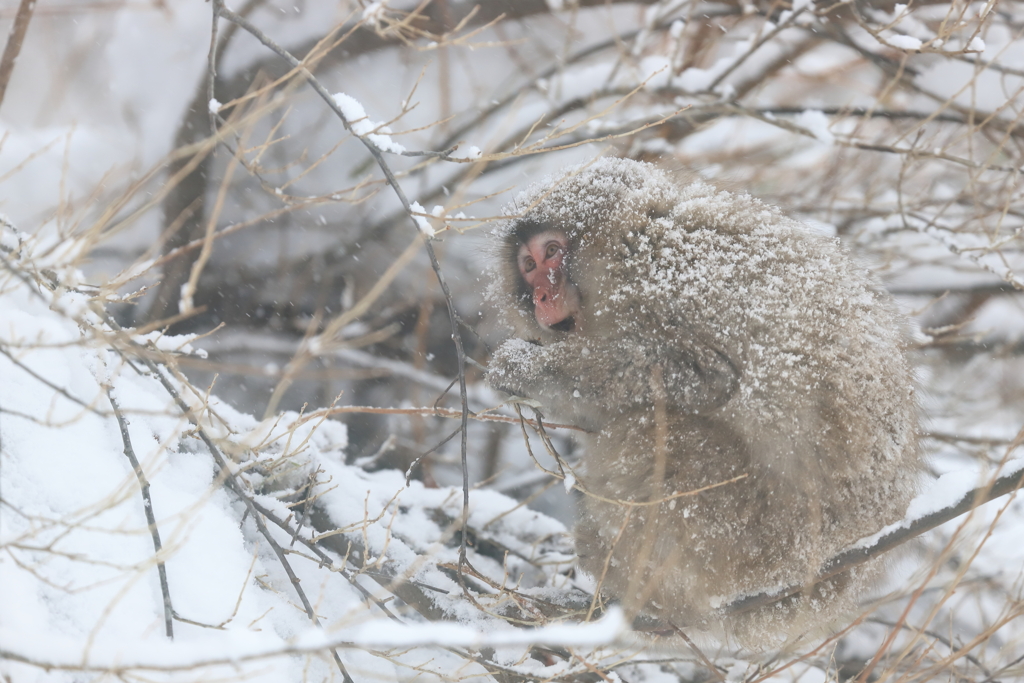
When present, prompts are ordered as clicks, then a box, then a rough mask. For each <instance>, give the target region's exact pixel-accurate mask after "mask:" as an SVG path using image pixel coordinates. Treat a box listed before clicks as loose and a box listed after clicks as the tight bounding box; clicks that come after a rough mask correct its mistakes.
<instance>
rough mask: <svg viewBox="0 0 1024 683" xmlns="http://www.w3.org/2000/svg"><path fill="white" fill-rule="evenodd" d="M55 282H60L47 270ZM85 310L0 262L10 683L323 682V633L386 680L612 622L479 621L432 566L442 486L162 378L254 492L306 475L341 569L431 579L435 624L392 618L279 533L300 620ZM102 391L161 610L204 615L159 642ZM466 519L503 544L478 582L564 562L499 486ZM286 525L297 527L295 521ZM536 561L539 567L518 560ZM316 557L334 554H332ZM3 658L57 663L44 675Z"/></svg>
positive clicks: (315, 420) (548, 528)
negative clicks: (148, 676) (311, 617)
mask: <svg viewBox="0 0 1024 683" xmlns="http://www.w3.org/2000/svg"><path fill="white" fill-rule="evenodd" d="M8 232H9V231H8ZM9 238H10V234H5V235H4V239H5V242H4V244H8V243H11V244H13V243H15V242H17V240H14V239H9ZM34 239H35V238H29V242H30V243H29V244H25V245H24V248H22V249H21V250H20V251H14V250H7V249H5V253H4V258H5V261H6V263H9V264H11V267H12V268H26V270H25V271H23V272H33V271H31V270H28V269H27V265H26V261H25V259H26V258H27V256H28V255H29V254H31V253H32V249H31V246H32V244H31V241H32V240H34ZM66 251H67V253H72V254H73V253H75V250H74V249H68V250H66ZM56 273H57V277H58V278H59V279H63V277H66V279H69V280H73V279H74V278H73V277H72V276H71V275H66V274H64V273H63V271H61V270H60V269H59V268H58V269H56ZM62 276H63V277H62ZM91 305H92V302H91V301H90V300H89V297H88V296H86V295H84V294H82V293H80V292H77V291H74V290H69V289H62V288H58V289H57V290H56V292H51V291H50V290H49V289H47V288H45V287H39V286H37V285H36V284H35V283H30V282H26V281H25V280H23V279H21V278H19V277H16V276H15V275H13V274H12V272H11V271H10V270H9V269H6V268H5V269H0V349H3V351H4V352H5V354H8V353H9V354H10V356H8V355H0V377H2V381H0V407H2V409H3V412H0V444H2V451H0V457H2V467H0V473H2V477H3V480H2V481H3V487H2V490H3V510H2V524H0V547H2V548H4V549H5V552H4V553H3V554H2V555H0V587H2V593H3V608H2V609H0V651H2V652H3V653H4V657H3V659H4V661H3V663H0V672H2V675H3V676H4V677H5V679H6V680H16V681H21V680H29V679H31V680H47V681H49V680H53V681H71V680H78V678H77V676H78V674H76V673H75V672H73V671H63V670H61V668H62V667H64V668H72V669H73V668H77V667H79V666H83V667H84V668H85V669H87V670H98V669H110V668H114V669H118V668H120V669H122V670H123V669H125V668H139V669H147V668H149V669H162V670H165V673H164V674H162V675H163V676H164V678H163V679H162V680H178V679H179V678H180V679H181V680H194V679H195V677H196V675H197V674H196V669H195V667H200V666H202V667H206V668H204V669H203V671H205V672H206V674H207V675H210V676H215V675H227V676H232V677H234V676H238V677H245V678H247V679H250V680H257V681H262V680H266V681H299V680H305V679H306V678H307V677H308V676H310V675H313V674H315V677H317V678H326V677H327V676H330V675H332V672H333V674H334V675H337V670H336V669H335V668H334V664H333V662H332V661H330V659H329V658H323V657H320V656H311V657H302V656H298V655H299V654H301V653H304V652H322V651H323V648H324V647H326V646H327V645H329V644H336V645H339V646H340V647H342V649H341V650H340V653H341V657H342V659H343V661H344V662H345V663H346V665H347V666H348V667H350V669H351V670H352V671H354V672H355V671H360V670H372V671H375V672H377V673H378V674H379V673H380V672H381V671H382V669H381V667H384V669H383V670H385V671H391V672H393V671H394V667H395V666H397V665H396V664H395V662H408V664H409V665H410V666H423V667H425V669H424V670H425V671H428V672H429V671H434V672H437V674H438V675H442V674H443V673H445V672H447V671H450V670H452V669H453V668H454V667H455V666H464V665H465V661H464V660H462V659H460V658H459V657H457V656H456V655H454V654H452V653H450V652H448V651H446V650H444V649H432V648H427V650H426V651H424V650H422V649H420V650H417V649H416V648H417V647H426V646H428V645H431V644H438V643H443V644H445V645H447V646H455V645H458V644H462V645H465V646H474V647H482V646H484V645H486V644H488V643H493V644H502V645H505V646H512V645H517V644H519V645H525V644H529V643H534V642H548V643H552V644H556V643H564V644H571V645H574V646H582V645H597V644H600V643H604V642H608V641H610V640H613V639H615V638H616V637H617V635H618V633H619V632H620V631H621V629H622V619H621V616H619V617H616V616H615V615H614V614H613V615H610V616H609V618H608V619H606V620H604V621H602V622H599V623H594V624H590V625H587V626H575V625H566V626H552V627H551V628H550V629H547V630H543V629H542V630H534V631H523V630H516V629H512V628H511V627H509V626H508V625H507V624H505V623H504V622H503V621H501V620H499V619H497V618H493V617H490V616H488V615H487V614H486V613H485V612H482V611H481V610H480V609H479V608H477V607H476V606H473V605H471V604H470V603H469V602H468V601H466V600H465V599H464V598H463V597H462V593H461V590H460V589H459V587H458V585H457V584H456V583H455V582H454V581H453V580H452V579H451V578H450V577H449V575H448V574H447V573H445V572H444V571H441V570H440V569H439V568H438V566H437V564H438V563H444V562H447V563H451V562H457V557H458V548H457V547H452V544H451V543H450V542H448V540H449V539H450V537H451V533H450V531H449V530H448V528H447V527H448V526H449V525H450V524H451V523H452V521H453V520H457V519H459V517H460V515H461V509H462V508H461V501H462V493H461V491H460V490H457V489H451V488H433V489H428V488H425V487H424V486H423V485H422V484H421V483H419V482H412V483H411V484H406V481H405V477H404V475H403V474H402V473H399V472H396V471H390V470H384V471H379V472H372V473H371V472H366V471H364V470H362V469H360V468H358V467H353V466H349V465H346V464H345V457H344V450H345V447H346V445H347V435H346V429H345V425H344V424H342V423H341V422H337V421H334V420H329V419H324V417H323V416H317V415H315V414H313V415H306V416H302V415H298V414H296V413H284V414H281V415H278V416H276V417H273V418H271V419H268V420H263V421H261V420H258V419H256V418H254V417H252V416H249V415H245V414H242V413H239V412H237V411H236V410H234V409H232V408H231V407H230V406H228V405H226V404H224V403H222V402H221V401H219V400H218V399H217V398H216V397H209V398H208V399H207V398H206V397H205V396H204V394H205V392H204V391H197V390H195V389H194V388H192V387H191V386H188V385H184V384H181V383H180V382H178V381H177V380H173V379H172V380H171V381H172V382H173V383H174V384H175V385H176V386H177V390H178V391H179V392H180V393H181V395H182V396H183V397H184V399H185V400H186V401H187V402H188V404H189V405H190V406H191V407H192V409H193V410H196V411H197V412H198V413H199V414H200V415H201V417H200V421H201V425H202V427H203V429H204V430H205V432H206V433H207V434H209V436H210V438H211V439H212V440H213V441H214V442H215V443H216V444H217V447H218V448H219V449H220V450H221V451H222V452H223V453H224V455H225V457H227V458H228V459H229V467H230V469H231V470H232V472H233V473H234V475H235V476H237V477H238V481H239V482H240V483H241V485H242V487H243V488H244V489H245V490H247V491H249V495H251V496H252V498H253V499H254V500H257V501H258V502H259V503H261V504H262V505H264V506H266V507H268V508H270V509H272V510H275V511H276V512H277V514H278V515H279V517H280V518H281V519H285V518H288V517H289V515H290V511H289V510H288V508H287V507H286V506H285V504H284V502H282V501H281V500H279V499H278V495H279V494H280V492H281V491H283V490H286V489H289V488H291V487H293V486H295V485H296V484H300V485H301V482H302V481H308V478H309V476H310V474H311V473H312V472H314V471H316V470H318V469H319V471H320V474H319V475H318V477H319V478H318V482H319V484H318V486H317V488H316V492H317V493H318V494H320V495H321V498H320V500H321V502H322V503H323V505H324V507H325V508H326V509H327V510H328V512H329V514H330V517H331V519H332V521H333V522H334V523H335V524H336V525H337V526H338V528H339V529H341V530H342V531H343V532H345V534H346V535H347V536H346V537H350V538H352V539H354V540H355V541H356V542H359V543H362V544H365V547H366V549H367V552H366V553H365V556H364V555H361V554H360V553H353V554H352V555H351V556H350V557H349V558H348V559H349V562H348V566H349V569H350V571H353V572H354V571H357V570H359V569H360V568H365V569H368V570H370V571H387V572H389V573H390V574H391V575H393V576H408V577H409V578H411V579H414V580H416V581H419V582H422V584H424V585H429V586H430V587H431V589H430V590H426V591H425V593H426V594H428V595H430V596H431V597H432V598H433V600H434V602H435V604H436V607H437V608H438V609H439V610H440V611H441V612H442V613H443V614H445V615H447V617H448V619H449V620H450V622H451V623H449V624H448V625H445V626H440V627H439V626H437V625H436V624H432V623H426V622H424V620H423V619H422V617H420V616H419V615H417V614H416V613H414V612H412V611H411V610H408V609H402V608H401V607H396V606H395V605H394V603H392V604H391V608H392V609H393V610H395V612H396V613H397V618H398V622H399V623H395V622H393V621H390V620H389V619H387V618H386V617H385V615H384V613H383V612H381V611H380V610H379V609H377V608H375V607H374V608H371V607H368V603H367V602H366V600H365V598H364V596H363V594H362V593H361V592H360V591H359V590H357V589H356V588H355V587H354V586H353V585H352V584H351V583H350V582H349V581H347V580H345V578H344V577H342V576H341V575H340V574H338V573H337V572H328V571H327V570H325V569H321V568H320V567H319V566H318V564H317V562H315V561H310V560H309V559H306V558H307V557H309V553H308V551H305V550H304V549H302V548H301V546H300V545H299V544H296V545H295V546H294V549H295V550H296V551H300V554H292V555H290V556H289V557H290V562H291V565H292V567H293V568H294V570H295V572H296V574H297V576H298V578H299V579H300V580H301V582H302V583H301V586H302V587H303V588H304V589H305V592H306V593H307V595H308V596H309V599H310V601H311V602H312V603H313V604H315V605H316V606H317V608H316V609H317V612H318V615H319V616H320V619H321V621H322V623H323V624H324V628H325V631H323V632H315V629H314V627H313V626H311V624H310V622H309V621H308V619H307V618H306V616H305V614H304V612H303V610H302V608H301V605H300V604H299V601H298V598H297V595H296V594H295V592H294V591H293V589H292V587H291V583H290V581H289V580H288V577H287V576H286V575H285V573H284V571H283V569H282V567H281V564H280V562H279V561H278V559H277V558H276V556H275V554H274V553H273V552H272V550H271V547H270V545H269V543H268V542H267V540H266V538H265V537H263V536H262V535H261V534H260V533H259V532H258V531H257V529H256V528H255V526H254V524H253V521H252V517H251V515H247V514H246V508H245V505H244V503H243V502H242V501H241V500H240V499H239V497H238V496H237V495H234V494H231V493H229V492H228V491H227V489H226V488H225V487H224V486H223V485H222V484H221V483H220V478H219V474H218V467H217V465H216V461H215V459H214V458H213V457H212V455H211V453H210V451H209V449H208V448H207V446H206V445H204V443H203V442H202V441H200V440H198V439H197V438H196V435H195V433H194V432H193V430H192V427H191V425H190V424H189V422H188V420H187V419H186V418H185V417H184V416H183V415H182V414H181V412H180V411H179V409H178V408H177V407H176V406H175V404H174V402H173V400H172V398H171V396H170V395H169V394H168V392H167V391H166V390H165V389H164V387H163V386H162V385H161V384H160V383H159V382H158V381H157V379H156V378H154V377H152V376H149V375H148V374H147V373H146V372H145V370H144V367H145V366H144V365H142V364H141V363H140V362H139V361H138V360H135V361H133V362H132V363H131V364H130V363H129V362H128V360H127V357H128V354H127V353H126V354H125V355H122V354H121V353H119V352H118V351H117V350H115V348H114V346H113V345H111V344H110V343H108V342H106V341H104V340H105V339H109V338H110V337H112V336H113V334H112V331H111V330H110V329H109V328H107V327H106V326H105V325H104V324H103V323H102V322H101V321H100V319H99V318H98V316H97V315H96V314H95V313H93V312H92V309H91ZM133 339H134V341H135V343H136V344H139V345H146V346H150V347H152V348H154V349H170V350H171V351H173V353H179V354H180V353H188V351H189V346H188V343H189V342H190V341H191V339H190V338H187V337H185V338H181V337H177V338H175V337H167V336H163V337H160V336H159V335H155V334H150V335H146V336H135V337H133ZM119 348H121V349H125V348H127V347H126V346H125V345H124V344H121V345H120V346H119ZM129 352H130V349H129ZM164 373H165V374H167V375H168V376H171V373H170V372H169V371H168V370H167V369H166V368H165V369H164ZM107 388H109V391H110V394H111V395H112V396H113V397H114V399H115V400H116V402H117V404H118V405H119V408H120V411H122V413H123V415H124V416H125V418H126V419H127V422H128V433H129V436H130V443H131V445H132V448H133V450H134V452H135V454H136V456H137V458H138V461H139V462H140V464H141V467H142V469H143V471H144V472H145V475H146V477H147V478H148V481H149V483H150V490H149V492H150V495H151V498H152V506H153V511H154V514H155V518H156V525H157V528H158V529H159V532H160V536H161V540H162V545H163V551H162V553H161V555H160V556H159V559H160V560H162V561H164V562H165V564H166V570H167V576H168V584H169V592H170V597H171V600H172V602H173V607H174V610H175V612H176V613H177V614H178V615H180V616H181V617H182V618H184V619H188V620H190V621H191V622H196V623H197V624H205V625H208V626H213V627H214V628H204V627H202V626H199V625H194V624H192V623H187V622H184V621H175V622H174V640H173V642H170V641H168V640H167V638H166V637H165V635H164V625H163V602H162V597H161V590H160V586H159V582H158V572H157V567H156V558H155V557H154V547H153V541H152V538H151V535H150V532H149V530H148V528H147V523H146V517H145V515H144V509H143V499H142V496H141V494H140V487H139V483H138V480H137V478H136V475H135V473H134V471H133V469H132V467H131V465H130V463H129V460H128V459H127V458H126V456H125V454H124V451H125V444H124V442H123V440H122V437H121V433H120V430H119V427H118V422H117V420H116V418H115V415H114V413H113V411H112V407H111V401H110V399H109V398H108V396H107ZM282 465H283V467H282ZM446 520H447V521H446ZM268 524H269V523H268ZM470 524H471V525H472V526H473V527H474V528H476V529H481V530H485V531H480V532H479V534H480V537H486V538H487V539H489V540H490V541H492V542H494V543H499V544H500V545H501V546H502V547H504V548H507V549H508V550H509V553H510V555H509V559H507V560H506V561H505V563H504V564H502V563H501V562H498V561H495V560H492V559H490V558H489V557H484V556H480V557H475V558H474V566H475V567H476V568H477V569H478V570H479V571H482V572H485V573H487V574H488V575H489V576H490V577H491V579H492V580H494V581H496V582H499V583H500V582H501V581H503V580H509V581H517V580H523V583H522V587H523V588H524V589H526V588H529V586H531V585H542V584H546V583H549V582H550V581H551V580H553V579H556V578H557V577H558V576H559V575H558V573H557V570H558V567H559V566H561V567H566V566H568V565H567V564H566V563H567V562H568V561H570V560H571V552H570V551H569V546H568V541H567V535H566V530H565V527H564V526H563V525H562V524H561V523H559V522H557V521H555V520H553V519H550V518H547V517H545V516H543V515H541V514H539V513H536V512H534V511H532V510H530V509H528V508H525V507H521V506H519V504H518V501H516V500H513V499H511V498H508V497H505V496H503V495H501V494H499V493H495V492H484V491H474V492H473V494H472V498H471V508H470ZM269 526H271V528H272V533H273V536H274V537H275V538H276V539H277V542H278V543H279V544H280V545H281V546H282V547H285V548H287V547H289V546H290V545H291V544H292V539H291V538H290V536H289V535H288V534H287V533H285V532H283V531H281V530H280V529H279V528H278V527H274V526H273V524H269ZM298 533H299V534H300V535H301V537H302V538H307V539H308V538H310V537H311V535H310V534H311V532H310V530H309V527H308V526H306V527H304V528H303V529H302V530H301V531H300V532H298ZM524 539H526V540H524ZM537 539H548V540H542V541H540V542H538V541H537ZM545 552H548V553H549V554H550V557H553V558H555V560H556V561H555V562H554V563H551V564H544V563H540V564H534V560H533V558H536V557H538V555H539V554H543V553H545ZM303 555H305V557H304V556H303ZM333 561H334V562H335V563H337V564H341V563H342V559H341V558H340V557H338V556H334V557H333ZM558 563H561V564H560V565H559V564H558ZM355 580H356V581H357V582H358V583H359V584H360V585H361V586H362V587H363V589H364V590H366V591H369V592H370V593H373V592H375V591H376V592H377V593H380V592H381V589H379V588H377V587H376V584H374V582H373V581H371V580H369V579H368V578H366V577H365V576H363V577H360V578H357V579H355ZM311 629H314V631H313V632H311ZM371 646H372V647H373V648H387V647H399V646H400V647H403V648H407V652H406V653H405V654H402V653H399V654H396V655H392V656H390V658H389V659H386V660H384V659H377V658H375V657H374V656H372V655H370V654H368V653H367V652H366V651H364V648H369V647H371ZM425 652H426V653H425ZM18 659H27V660H29V661H32V662H36V663H39V664H45V665H47V666H50V665H52V666H54V667H56V668H54V669H52V670H50V671H48V672H44V671H43V670H42V669H40V668H38V667H37V666H30V665H27V664H24V663H19V662H18V661H16V660H18ZM218 672H219V673H218ZM389 675H390V676H392V677H393V676H397V674H395V673H391V674H389Z"/></svg>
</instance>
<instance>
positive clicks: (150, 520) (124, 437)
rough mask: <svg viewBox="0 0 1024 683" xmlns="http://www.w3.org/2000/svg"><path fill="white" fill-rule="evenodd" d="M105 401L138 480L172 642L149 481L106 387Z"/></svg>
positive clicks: (169, 606) (171, 614)
mask: <svg viewBox="0 0 1024 683" xmlns="http://www.w3.org/2000/svg"><path fill="white" fill-rule="evenodd" d="M107 399H109V400H110V407H111V408H113V409H114V417H116V418H117V426H118V427H119V428H120V429H121V441H123V442H124V454H125V456H126V457H127V458H128V462H130V463H131V464H132V469H133V470H135V477H136V478H137V479H138V480H139V487H140V488H141V489H142V508H143V509H144V510H145V511H146V524H147V525H148V526H149V533H150V535H151V536H152V537H153V550H154V551H156V571H157V573H158V574H159V575H160V593H161V595H163V599H164V633H166V634H167V637H168V638H170V639H171V640H174V607H173V605H172V604H171V588H170V586H169V585H168V583H167V567H165V566H164V561H163V558H161V557H160V551H161V550H162V549H163V544H161V543H160V529H159V528H158V527H157V525H156V514H155V513H154V512H153V499H152V497H150V495H149V480H148V479H146V473H145V472H143V471H142V465H140V464H139V459H138V458H137V457H135V449H134V448H133V447H132V439H131V435H130V434H129V433H128V421H127V420H126V419H125V418H124V415H123V414H122V413H121V408H120V406H118V405H117V401H116V400H115V399H114V393H113V391H112V390H111V388H110V387H107Z"/></svg>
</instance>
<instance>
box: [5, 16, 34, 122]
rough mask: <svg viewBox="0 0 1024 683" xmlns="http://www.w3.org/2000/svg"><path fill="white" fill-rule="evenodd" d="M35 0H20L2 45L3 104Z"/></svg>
mask: <svg viewBox="0 0 1024 683" xmlns="http://www.w3.org/2000/svg"><path fill="white" fill-rule="evenodd" d="M35 6H36V2H35V0H21V4H20V5H18V13H17V14H16V15H14V26H12V27H11V32H10V33H9V34H8V36H7V44H6V45H5V46H4V55H3V57H0V104H3V101H4V95H5V94H6V93H7V84H8V83H9V82H10V80H11V74H12V73H14V65H15V63H16V62H17V61H18V54H19V53H20V52H21V46H22V44H23V43H24V42H25V33H26V32H27V31H28V22H29V21H31V19H32V10H34V9H35Z"/></svg>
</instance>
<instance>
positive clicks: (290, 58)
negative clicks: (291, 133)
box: [218, 5, 469, 567]
mask: <svg viewBox="0 0 1024 683" xmlns="http://www.w3.org/2000/svg"><path fill="white" fill-rule="evenodd" d="M218 12H219V14H220V16H222V17H224V18H225V19H227V20H228V21H231V22H233V23H235V24H237V25H238V26H240V27H242V28H243V29H244V30H246V31H248V32H249V33H250V34H251V35H252V36H253V37H254V38H256V39H257V40H259V41H260V42H261V43H263V44H264V45H265V46H266V47H268V48H270V49H271V50H273V51H274V52H276V53H277V54H278V55H280V56H281V57H282V58H283V59H284V60H285V61H287V62H288V63H289V64H291V66H292V67H293V68H294V69H297V70H298V71H299V72H300V73H301V74H302V76H303V77H304V78H305V79H306V81H307V82H308V83H309V85H310V87H312V88H313V90H315V91H316V93H317V94H318V95H320V97H321V98H322V99H323V100H324V102H326V103H327V106H328V107H330V108H331V111H333V112H334V113H335V114H336V115H337V116H338V118H339V119H340V120H341V122H342V124H343V125H344V126H345V129H346V130H348V131H349V132H351V133H352V134H353V135H355V136H356V138H357V139H359V141H360V142H362V143H363V146H365V147H366V149H367V150H368V151H369V152H370V154H371V155H372V156H373V158H374V160H376V162H377V165H378V166H379V167H380V169H381V171H382V172H383V173H384V177H385V178H386V179H387V182H388V185H390V186H391V189H393V190H394V191H395V194H396V195H397V196H398V199H399V201H400V202H401V203H402V208H403V209H405V213H406V215H408V216H409V220H410V221H412V224H413V227H414V228H415V229H416V230H417V231H419V230H420V228H419V223H418V222H417V218H416V215H415V212H414V211H413V208H412V205H411V204H410V202H409V199H408V197H406V195H405V191H404V190H402V186H401V185H400V184H399V183H398V179H397V178H396V177H395V174H394V172H393V171H392V170H391V167H390V166H388V164H387V162H386V161H385V160H384V153H383V152H382V151H381V150H380V148H379V147H377V145H375V144H374V143H373V142H371V141H370V140H369V139H368V138H366V137H363V136H360V135H356V134H355V132H354V131H353V130H352V126H351V124H350V122H349V121H348V119H347V118H345V114H344V112H342V110H341V106H340V105H339V104H338V103H337V102H336V101H335V100H334V97H332V96H331V94H330V93H329V92H327V89H326V88H325V87H324V86H323V85H322V84H321V83H320V81H318V80H317V79H316V78H315V77H314V76H313V74H312V73H310V71H309V70H308V69H307V68H306V67H305V65H303V63H302V62H301V61H299V60H298V59H296V58H295V56H294V55H292V54H291V53H290V52H288V51H287V50H285V49H284V48H283V47H281V46H280V45H278V44H277V43H276V42H274V41H273V40H272V39H271V38H270V37H269V36H267V35H266V34H265V33H263V32H262V31H261V30H259V29H258V28H256V26H254V25H253V24H251V23H250V22H249V21H248V20H246V19H245V18H244V17H242V16H239V15H238V14H236V13H235V12H232V11H231V10H230V9H228V8H227V7H224V6H223V5H221V6H220V7H219V10H218ZM423 245H424V247H425V248H426V250H427V256H428V257H429V258H430V266H431V268H433V270H434V275H435V276H436V277H437V282H438V284H439V285H440V286H441V291H442V292H443V293H444V300H445V304H446V305H447V307H448V317H449V320H450V321H451V327H452V340H453V341H454V342H455V353H456V356H457V359H458V367H459V393H460V397H461V399H462V441H461V453H462V523H463V526H465V525H466V524H467V523H468V520H469V458H468V455H467V450H468V444H467V433H468V431H469V430H468V426H469V399H468V397H467V395H466V352H465V349H464V348H463V345H462V334H461V332H460V330H459V323H458V319H459V316H458V313H457V312H456V310H455V303H454V301H453V300H452V293H451V291H450V290H449V289H448V282H447V280H446V279H445V277H444V272H443V271H442V270H441V264H440V263H439V262H438V260H437V254H436V253H435V252H434V245H433V244H431V241H430V237H429V236H426V235H424V239H423ZM465 562H466V537H465V535H463V537H462V544H461V545H460V547H459V566H460V567H461V566H462V565H463V564H465Z"/></svg>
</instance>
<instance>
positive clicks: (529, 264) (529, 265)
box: [523, 258, 537, 273]
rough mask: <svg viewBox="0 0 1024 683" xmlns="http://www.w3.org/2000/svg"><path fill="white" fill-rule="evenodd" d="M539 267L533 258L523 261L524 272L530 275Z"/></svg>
mask: <svg viewBox="0 0 1024 683" xmlns="http://www.w3.org/2000/svg"><path fill="white" fill-rule="evenodd" d="M536 267H537V262H536V261H534V260H533V259H532V258H528V259H526V260H524V261H523V272H524V273H529V272H530V271H531V270H533V269H534V268H536Z"/></svg>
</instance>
